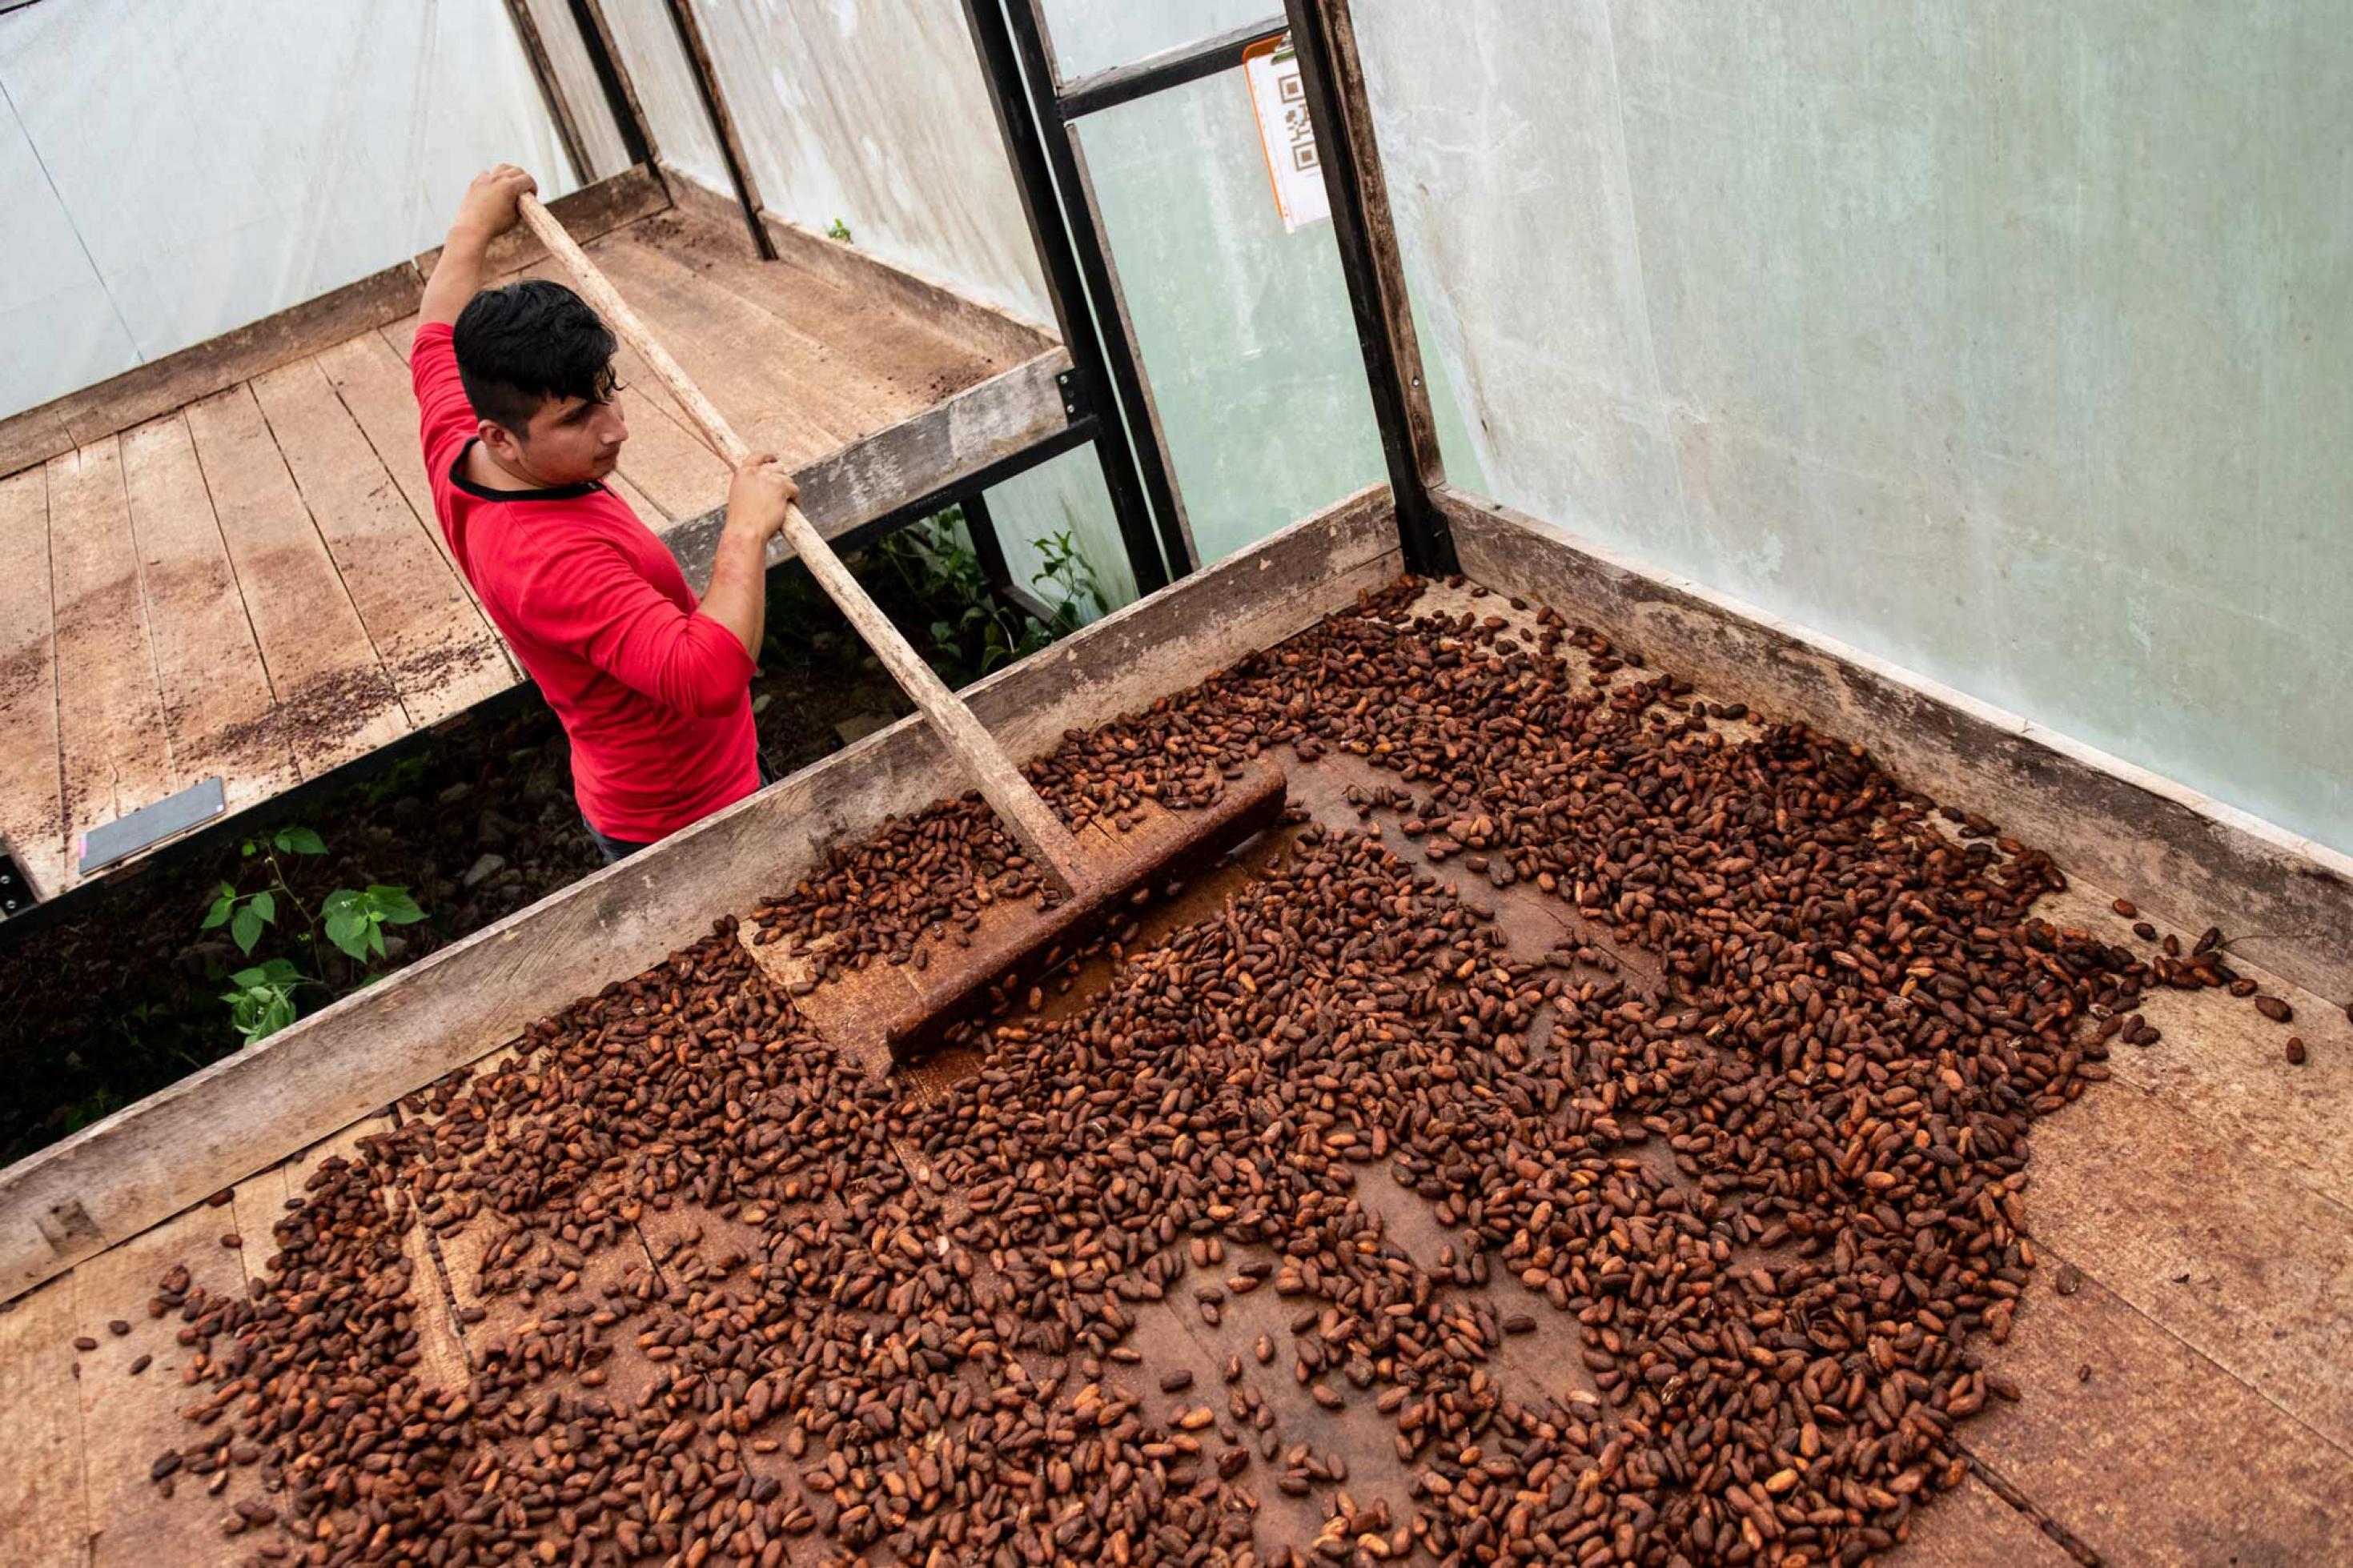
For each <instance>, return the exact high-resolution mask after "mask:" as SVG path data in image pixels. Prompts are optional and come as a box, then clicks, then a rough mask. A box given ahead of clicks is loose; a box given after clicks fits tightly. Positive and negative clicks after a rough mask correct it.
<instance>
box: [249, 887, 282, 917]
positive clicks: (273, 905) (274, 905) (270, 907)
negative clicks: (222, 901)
mask: <svg viewBox="0 0 2353 1568" xmlns="http://www.w3.org/2000/svg"><path fill="white" fill-rule="evenodd" d="M248 902H249V904H250V907H251V908H252V909H253V910H254V911H255V912H256V913H258V914H259V915H260V916H261V920H262V923H263V924H265V925H275V924H276V923H277V922H278V895H277V894H275V893H273V892H271V891H269V889H267V888H265V889H262V890H261V891H260V892H258V893H256V894H254V895H253V897H252V899H251V900H248Z"/></svg>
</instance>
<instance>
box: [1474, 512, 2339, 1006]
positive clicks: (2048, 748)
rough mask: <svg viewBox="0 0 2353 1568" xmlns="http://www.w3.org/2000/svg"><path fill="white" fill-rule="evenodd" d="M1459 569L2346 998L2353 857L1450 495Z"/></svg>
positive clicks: (1646, 569)
mask: <svg viewBox="0 0 2353 1568" xmlns="http://www.w3.org/2000/svg"><path fill="white" fill-rule="evenodd" d="M1437 495H1438V500H1439V503H1440V506H1441V507H1442V508H1443V509H1444V510H1445V512H1446V514H1447V518H1448V520H1449V521H1450V522H1451V524H1452V526H1453V529H1454V539H1455V545H1456V548H1457V549H1458V550H1459V551H1460V552H1461V562H1462V570H1463V571H1464V572H1465V573H1467V574H1469V575H1470V576H1471V577H1472V578H1473V579H1475V580H1477V581H1478V582H1481V583H1483V584H1487V585H1488V586H1489V587H1491V588H1495V589H1499V590H1504V591H1508V592H1511V593H1514V594H1520V595H1525V596H1527V597H1529V598H1533V599H1540V600H1543V601H1544V602H1545V603H1546V604H1549V605H1552V606H1553V607H1554V608H1555V609H1556V610H1558V611H1559V612H1560V613H1561V614H1562V615H1564V616H1568V617H1569V619H1570V620H1571V621H1576V622H1582V623H1584V624H1586V625H1588V626H1592V627H1594V628H1595V629H1596V630H1598V631H1600V632H1602V633H1604V634H1606V635H1607V636H1609V637H1612V638H1613V639H1617V640H1620V641H1622V642H1623V643H1625V644H1626V646H1628V647H1633V648H1637V649H1639V650H1641V653H1642V654H1643V656H1644V658H1647V659H1649V660H1650V661H1651V663H1652V664H1654V665H1655V666H1657V667H1658V668H1662V669H1665V670H1671V671H1672V672H1673V673H1675V674H1677V675H1680V676H1683V677H1685V678H1686V679H1690V680H1692V681H1694V683H1696V684H1698V685H1699V686H1701V687H1702V688H1703V689H1706V690H1708V691H1710V692H1712V693H1715V694H1718V695H1721V696H1722V697H1723V698H1725V700H1743V701H1746V702H1748V703H1749V704H1750V705H1751V706H1753V707H1755V708H1757V709H1758V710H1760V711H1762V712H1763V713H1764V714H1765V715H1766V716H1767V717H1768V718H1787V719H1802V720H1804V721H1807V722H1809V723H1810V724H1813V725H1815V726H1817V727H1819V728H1820V729H1821V730H1823V731H1827V732H1829V733H1831V734H1833V735H1837V736H1839V737H1840V738H1841V739H1843V740H1847V741H1852V742H1856V743H1858V744H1861V745H1862V746H1865V747H1867V748H1869V749H1870V751H1871V752H1873V755H1874V756H1876V757H1877V758H1878V759H1879V761H1880V762H1881V763H1883V764H1884V765H1885V766H1886V767H1887V768H1888V770H1889V771H1890V772H1891V773H1894V776H1895V777H1896V778H1897V779H1898V780H1900V781H1901V782H1903V783H1904V784H1906V785H1908V786H1910V787H1911V788H1914V789H1917V790H1919V791H1921V792H1923V793H1924V794H1926V795H1931V796H1934V797H1935V798H1936V800H1937V801H1939V802H1941V803H1947V804H1951V805H1958V806H1961V807H1963V808H1965V809H1968V810H1973V811H1977V812H1979V813H1981V814H1983V815H1984V816H1987V817H1989V818H1990V819H1991V820H1992V821H1994V822H1995V823H1997V824H1999V825H2000V827H2001V829H2002V831H2003V832H2005V833H2008V834H2010V835H2012V836H2014V837H2017V838H2019V839H2021V841H2023V842H2025V843H2028V844H2031V845H2035V846H2037V847H2041V848H2043V849H2046V850H2048V851H2050V853H2051V854H2052V856H2053V857H2054V858H2056V859H2057V860H2058V862H2059V864H2060V866H2061V868H2063V869H2065V870H2069V871H2072V872H2075V873H2077V874H2080V875H2082V876H2083V877H2084V878H2086V879H2090V880H2091V881H2094V882H2095V883H2097V884H2098V885H2099V886H2101V887H2102V888H2105V889H2107V890H2109V891H2110V892H2113V893H2118V894H2122V895H2123V896H2124V897H2126V898H2128V899H2130V900H2133V901H2134V902H2135V903H2137V904H2141V905H2143V906H2145V907H2147V909H2149V910H2152V911H2154V912H2156V913H2158V914H2159V915H2162V916H2164V917H2166V918H2167V919H2169V920H2171V921H2174V922H2175V923H2176V924H2179V925H2183V926H2187V927H2189V928H2190V929H2191V930H2196V929H2198V928H2200V927H2201V926H2205V925H2208V924H2210V923H2211V924H2217V925H2220V926H2221V928H2222V931H2223V933H2224V934H2225V935H2226V936H2228V937H2230V938H2232V950H2233V951H2234V952H2240V953H2242V954H2243V955H2244V956H2245V957H2246V958H2247V960H2248V961H2249V962H2251V963H2259V964H2261V965H2263V967H2264V968H2266V969H2269V970H2271V971H2273V972H2274V973H2277V974H2279V975H2281V976H2283V977H2284V978H2286V979H2289V980H2292V981H2295V983H2296V984H2299V985H2303V986H2305V987H2306V988H2307V989H2309V990H2312V991H2315V992H2317V993H2318V994H2321V995H2324V996H2327V997H2331V998H2334V999H2337V1000H2339V1001H2342V1000H2344V999H2346V998H2347V997H2348V996H2353V857H2348V856H2347V855H2345V854H2343V853H2342V852H2340V851H2338V850H2336V849H2333V848H2331V847H2328V846H2327V845H2324V844H2320V843H2317V842H2316V841H2315V840H2313V839H2311V838H2308V837H2302V836H2300V835H2297V834H2295V833H2291V832H2289V831H2287V830H2286V829H2284V828H2282V827H2280V826H2276V825H2275V824H2273V823H2269V822H2265V821H2263V819H2262V818H2260V817H2256V816H2252V815H2251V814H2249V813H2246V812H2243V811H2240V810H2238V809H2237V808H2235V807H2232V806H2230V805H2225V804H2223V803H2222V802H2220V801H2216V800H2214V799H2212V798H2211V796H2208V795H2202V794H2200V793H2199V792H2198V791H2196V790H2193V789H2190V788H2189V787H2188V786H2186V785H2184V784H2179V783H2177V782H2175V781H2173V780H2170V779H2167V778H2164V777H2162V776H2160V775H2158V774H2157V773H2151V772H2149V771H2148V770H2147V769H2144V768H2140V767H2137V766H2136V765H2134V764H2133V763H2127V762H2126V761H2124V760H2123V759H2121V758H2117V757H2114V756H2110V755H2108V754H2107V753H2105V752H2101V751H2099V750H2097V749H2095V748H2094V747H2092V746H2088V745H2085V744H2084V743H2083V742H2080V741H2076V740H2073V739H2072V738H2070V737H2068V736H2065V735H2062V734H2060V733H2058V732H2057V731H2052V730H2051V729H2050V728H2048V727H2047V726H2045V725H2042V724H2037V723H2035V722H2033V721H2031V720H2027V719H2024V718H2021V717H2020V716H2019V715H2017V714H2014V713H2010V712H2008V711H2006V710H2002V709H1999V708H1996V707H1994V706H1992V705H1991V704H1989V703H1985V702H1981V701H1978V700H1976V699H1974V698H1972V697H1969V696H1968V694H1966V693H1964V692H1961V691H1957V690H1955V689H1952V688H1951V687H1948V686H1945V685H1943V684H1942V683H1941V682H1938V681H1936V680H1933V679H1929V678H1928V677H1926V676H1924V675H1920V674H1918V673H1916V672H1915V671H1911V670H1907V669H1905V668H1902V667H1900V666H1897V665H1894V664H1892V663H1890V662H1888V661H1886V660H1883V659H1881V658H1876V657H1874V656H1873V655H1871V654H1869V653H1866V652H1864V651H1862V650H1861V649H1858V648H1853V647H1848V646H1846V645H1844V644H1842V643H1840V642H1838V641H1837V640H1835V639H1834V638H1831V637H1824V636H1822V635H1821V634H1820V633H1818V632H1814V631H1810V630H1808V629H1807V628H1805V627H1802V626H1793V625H1791V624H1789V623H1788V622H1786V621H1783V620H1780V619H1778V618H1777V617H1775V616H1771V615H1769V614H1767V612H1765V611H1763V610H1760V609H1758V608H1757V607H1755V606H1753V605H1746V604H1743V603H1741V602H1740V601H1738V600H1736V599H1733V598H1731V597H1729V596H1727V595H1721V594H1717V593H1715V592H1713V591H1712V590H1709V589H1707V588H1705V587H1704V586H1702V585H1700V584H1695V583H1690V582H1686V581H1683V580H1680V579H1677V578H1673V577H1671V576H1669V575H1667V574H1662V573H1661V572H1659V571H1657V570H1656V569H1655V568H1652V567H1651V566H1649V565H1647V564H1645V563H1641V562H1639V561H1635V560H1632V559H1630V558H1629V557H1627V556H1624V555H1620V554H1618V553H1616V552H1611V551H1609V550H1606V549H1604V548H1603V547H1601V546H1599V545H1598V544H1595V543H1593V542H1589V541H1586V540H1581V539H1578V538H1576V537H1575V536H1573V535H1570V534H1567V533H1566V532H1564V531H1560V530H1558V529H1556V528H1554V527H1552V526H1551V525H1549V524H1547V523H1545V522H1544V521H1541V520H1539V519H1536V518H1533V517H1530V516H1529V515H1527V514H1526V513H1525V512H1519V511H1515V510H1513V509H1511V508H1509V507H1505V506H1501V505H1498V504H1497V503H1495V502H1493V501H1490V500H1483V499H1482V498H1479V497H1476V496H1473V495H1471V494H1469V493H1468V492H1466V491H1464V490H1462V489H1459V488H1458V487H1455V486H1452V485H1442V486H1440V487H1439V489H1438V491H1437Z"/></svg>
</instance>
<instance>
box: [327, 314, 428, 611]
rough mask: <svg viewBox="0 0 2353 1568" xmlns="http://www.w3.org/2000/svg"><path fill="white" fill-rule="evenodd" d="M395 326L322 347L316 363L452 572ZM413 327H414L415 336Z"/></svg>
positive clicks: (405, 355) (412, 386) (412, 387)
mask: <svg viewBox="0 0 2353 1568" xmlns="http://www.w3.org/2000/svg"><path fill="white" fill-rule="evenodd" d="M391 331H394V329H393V328H391V327H385V328H384V329H381V330H380V331H373V332H362V333H361V334H360V335H359V336H357V337H355V338H347V339H345V340H344V341H343V342H340V343H336V344H334V345H333V346H332V347H331V348H326V349H322V350H321V351H320V352H319V354H318V358H317V363H318V366H319V369H320V370H321V371H322V372H323V373H325V374H326V377H327V384H328V385H330V386H332V387H333V388H334V389H335V395H336V396H338V397H340V398H342V399H343V407H344V408H345V409H346V410H348V411H349V412H350V414H351V416H352V418H353V422H355V423H356V424H357V425H358V426H359V427H360V429H361V431H362V433H364V435H365V436H366V437H367V440H368V445H369V446H370V447H374V448H375V456H376V461H378V462H380V463H382V464H383V465H384V468H385V472H386V473H388V474H390V475H391V476H392V482H393V483H394V484H396V485H398V486H399V487H400V493H401V495H402V496H403V497H404V498H405V499H406V500H407V502H408V508H409V510H411V511H413V512H415V513H416V514H417V517H418V518H419V519H420V520H421V521H423V523H424V527H425V532H426V535H427V538H429V539H431V540H432V542H433V547H434V549H436V550H438V551H439V552H440V554H441V559H442V560H444V561H445V562H448V563H449V564H450V567H451V570H453V571H454V570H456V566H457V561H456V558H455V557H454V556H453V555H452V554H451V553H450V551H449V542H448V540H446V539H444V538H443V537H442V536H441V525H440V523H439V522H438V521H436V519H435V514H434V510H433V486H432V484H431V483H430V481H429V480H428V479H427V477H426V473H425V449H424V444H423V441H422V439H421V437H419V435H418V431H417V394H416V392H415V390H414V384H413V383H412V382H411V381H410V380H409V375H408V356H407V353H406V350H405V349H396V348H395V347H393V345H392V344H391V342H389V341H388V338H387V334H389V333H390V332H391ZM415 331H416V329H415V328H413V327H412V328H410V333H411V335H412V336H413V335H414V334H415Z"/></svg>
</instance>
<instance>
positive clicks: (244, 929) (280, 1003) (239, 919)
mask: <svg viewBox="0 0 2353 1568" xmlns="http://www.w3.org/2000/svg"><path fill="white" fill-rule="evenodd" d="M326 852H327V845H326V841H325V840H324V839H322V838H321V837H319V835H318V834H317V833H315V832H313V831H312V830H311V829H310V828H307V827H281V828H279V829H278V830H277V831H276V832H274V833H272V834H270V835H269V837H266V838H248V839H247V840H246V841H245V842H244V843H243V844H242V845H240V846H239V847H238V853H239V854H240V855H242V856H243V857H244V858H247V859H249V860H250V859H259V860H260V861H262V862H263V863H264V864H265V865H266V866H267V867H268V868H269V885H268V886H266V887H262V888H258V889H254V890H253V891H251V892H243V891H240V890H239V889H237V886H236V884H234V883H230V882H223V883H221V884H220V890H219V891H218V892H217V893H216V894H215V895H214V896H213V900H212V903H211V904H210V906H209V907H208V908H207V909H206V911H205V918H204V924H203V928H202V929H204V930H206V931H217V930H219V929H220V928H221V927H223V926H227V928H228V934H229V940H230V941H232V942H236V943H237V951H238V952H242V953H244V954H245V955H246V956H247V957H248V958H250V957H251V956H252V955H253V950H254V948H255V947H256V946H258V945H259V943H260V941H261V938H262V935H263V933H264V932H265V931H268V930H269V927H271V926H273V925H276V924H277V923H278V918H279V915H280V912H281V910H290V911H292V912H293V913H294V914H296V915H299V916H301V920H302V923H303V926H304V928H305V929H303V930H301V931H297V932H295V933H294V940H295V942H298V943H300V944H301V945H303V946H305V947H309V948H311V950H312V951H313V952H316V951H317V949H316V945H315V944H316V943H317V942H318V940H319V938H320V936H321V935H322V934H323V935H324V936H325V937H326V939H327V941H328V942H332V943H333V944H334V945H335V947H336V948H338V949H339V950H341V951H342V952H343V955H344V956H345V957H346V958H348V959H350V960H351V961H352V963H354V964H358V965H363V966H364V965H365V964H366V963H368V961H369V960H370V959H371V958H382V957H384V956H385V940H384V928H385V927H386V926H388V925H413V924H415V923H416V922H417V921H421V920H423V919H424V918H425V911H424V910H422V909H420V908H418V907H417V900H415V899H414V898H412V897H410V896H409V891H408V889H406V888H396V887H387V886H385V884H384V883H381V882H371V883H369V884H368V886H367V887H366V888H364V889H353V888H338V889H335V890H334V891H333V892H332V893H329V894H328V895H327V896H326V898H325V900H323V901H322V902H321V904H320V906H319V912H318V914H317V915H316V916H313V915H312V914H311V911H310V910H308V909H307V908H305V907H304V905H303V903H302V900H301V896H300V895H299V894H297V893H296V892H295V891H294V889H293V888H292V886H291V885H290V884H289V882H288V881H287V878H286V868H285V865H284V864H283V862H281V861H280V859H279V857H280V855H289V856H291V855H324V854H325V853H326ZM322 922H323V932H322ZM370 978H373V977H372V976H369V975H365V974H363V975H360V976H358V977H357V978H356V981H355V984H366V983H367V981H368V979H370ZM228 979H229V984H230V985H231V986H232V987H234V989H232V990H230V991H227V992H226V993H224V994H222V997H221V1000H222V1001H224V1002H227V1004H228V1005H229V1021H230V1023H231V1024H232V1025H234V1026H235V1027H236V1029H237V1033H238V1034H240V1035H242V1036H243V1037H245V1039H246V1043H247V1044H248V1045H249V1044H251V1043H252V1042H253V1041H255V1040H258V1039H260V1038H261V1037H263V1036H265V1035H270V1034H275V1033H276V1032H277V1031H278V1030H280V1029H282V1028H284V1027H285V1026H287V1025H289V1024H290V1023H292V1022H293V1021H294V1016H295V1005H294V992H295V988H296V987H298V986H301V985H312V984H324V983H323V982H322V981H314V980H312V979H311V977H310V976H308V975H306V974H304V973H302V971H301V969H300V968H298V967H296V965H295V964H294V963H293V962H292V961H291V960H290V959H285V958H271V959H267V960H265V961H264V962H262V963H259V964H258V965H256V966H254V967H252V968H249V969H240V970H238V971H237V973H234V974H232V975H230V976H229V977H228ZM349 988H351V987H348V986H347V987H346V989H349Z"/></svg>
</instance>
